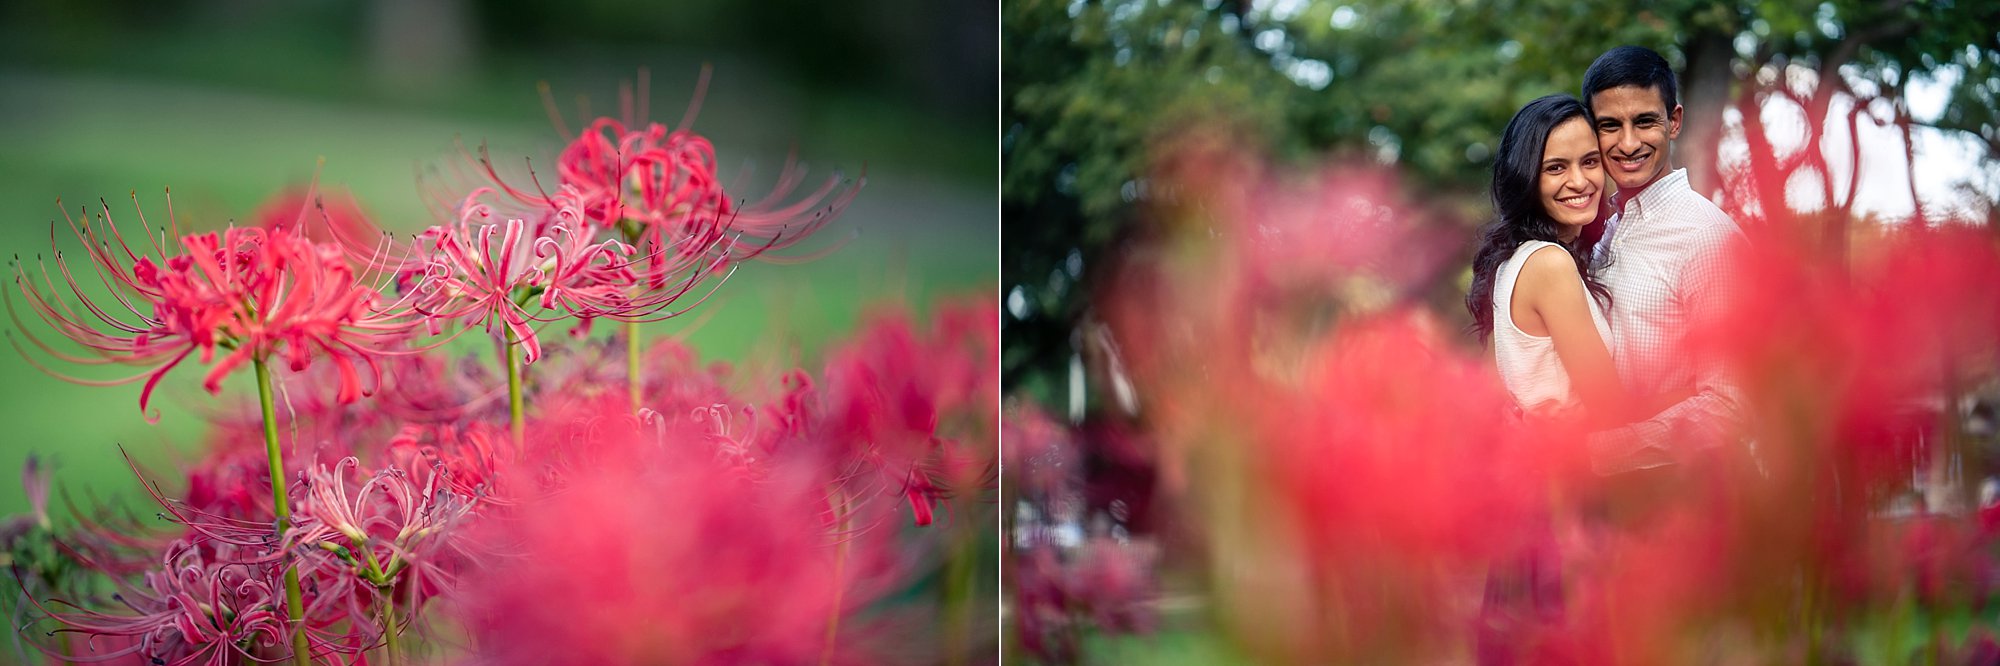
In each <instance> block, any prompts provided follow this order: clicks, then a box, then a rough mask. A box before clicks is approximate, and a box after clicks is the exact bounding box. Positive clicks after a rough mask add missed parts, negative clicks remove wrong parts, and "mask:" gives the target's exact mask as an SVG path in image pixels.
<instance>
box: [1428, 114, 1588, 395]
mask: <svg viewBox="0 0 2000 666" xmlns="http://www.w3.org/2000/svg"><path fill="white" fill-rule="evenodd" d="M1599 155H1600V153H1599V151H1598V147H1597V140H1596V137H1595V136H1593V134H1592V133H1591V131H1590V123H1589V116H1588V115H1587V114H1585V112H1584V109H1583V105H1582V104H1581V103H1579V102H1578V101H1577V100H1576V98H1573V97H1570V96H1568V95H1550V96H1547V97H1543V98H1541V99H1537V100H1535V101H1533V102H1529V103H1528V105H1527V106H1525V107H1522V108H1521V111H1520V112H1519V113H1516V114H1514V119H1513V120H1512V121H1510V122H1508V123H1507V128H1506V130H1505V131H1503V132H1502V133H1501V135H1500V152H1499V154H1498V155H1496V156H1495V157H1494V160H1493V186H1492V198H1493V207H1494V220H1493V222H1491V223H1489V224H1488V225H1487V226H1486V228H1485V230H1484V231H1483V232H1482V233H1481V235H1480V245H1479V247H1478V249H1477V250H1476V251H1475V252H1474V254H1473V268H1472V270H1473V283H1472V288H1471V289H1470V290H1469V291H1468V293H1467V295H1466V300H1465V302H1466V308H1467V309H1468V310H1470V311H1471V314H1472V316H1473V321H1474V327H1475V331H1476V332H1477V333H1478V334H1479V335H1480V337H1481V338H1482V339H1490V340H1491V341H1492V344H1493V353H1494V356H1495V359H1496V364H1497V365H1498V367H1499V368H1500V378H1501V380H1502V381H1503V382H1504V383H1505V384H1506V386H1507V388H1508V390H1509V391H1511V392H1512V393H1513V394H1514V399H1515V402H1516V403H1517V404H1519V405H1520V406H1521V407H1522V408H1523V409H1529V410H1568V409H1571V408H1574V407H1576V406H1578V404H1579V402H1582V403H1584V404H1588V405H1589V406H1590V407H1591V412H1592V413H1593V414H1596V415H1597V416H1598V417H1599V418H1608V417H1609V416H1610V414H1611V413H1612V412H1613V406H1614V405H1617V404H1620V403H1622V400H1620V396H1621V393H1622V392H1621V391H1620V390H1619V388H1618V382H1617V377H1616V376H1615V374H1614V373H1613V370H1612V367H1611V358H1610V354H1609V352H1607V351H1606V350H1605V343H1604V340H1605V339H1606V338H1608V337H1610V334H1609V331H1608V330H1606V328H1605V324H1604V315H1603V313H1602V311H1601V308H1602V306H1603V305H1604V298H1605V294H1606V290H1605V288H1604V286H1603V285H1602V284H1600V283H1598V281H1597V278H1596V275H1595V273H1593V272H1592V262H1591V257H1592V253H1593V252H1594V250H1595V245H1596V242H1597V239H1598V238H1601V237H1602V236H1603V235H1604V225H1603V224H1602V223H1601V222H1599V218H1600V217H1601V215H1600V213H1601V210H1602V208H1601V207H1600V205H1599V204H1600V202H1601V200H1602V196H1601V193H1602V191H1603V186H1604V167H1603V164H1602V163H1601V160H1600V156H1599Z"/></svg>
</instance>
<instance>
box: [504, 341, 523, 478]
mask: <svg viewBox="0 0 2000 666" xmlns="http://www.w3.org/2000/svg"><path fill="white" fill-rule="evenodd" d="M520 346H521V340H520V338H517V337H515V336H514V329H511V328H510V329H507V344H506V346H504V347H501V348H500V355H501V356H504V357H506V360H507V422H508V424H509V426H510V427H511V431H512V432H513V433H514V452H515V453H520V454H525V453H527V452H528V444H527V429H528V425H527V420H526V418H525V417H524V416H523V411H522V409H521V350H520V349H519V347H520Z"/></svg>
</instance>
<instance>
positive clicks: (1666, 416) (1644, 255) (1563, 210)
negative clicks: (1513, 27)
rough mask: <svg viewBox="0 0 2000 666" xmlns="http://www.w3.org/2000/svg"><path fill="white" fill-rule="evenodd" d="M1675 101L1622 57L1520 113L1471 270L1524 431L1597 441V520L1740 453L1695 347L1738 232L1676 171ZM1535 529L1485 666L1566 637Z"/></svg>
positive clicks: (1496, 600)
mask: <svg viewBox="0 0 2000 666" xmlns="http://www.w3.org/2000/svg"><path fill="white" fill-rule="evenodd" d="M1677 87H1678V86H1677V85H1676V84H1675V78H1674V73H1673V70H1672V69H1671V68H1670V67H1669V66H1668V64H1667V61H1666V59H1664V58H1662V57H1661V56H1660V55H1659V54H1658V53H1655V52H1653V51H1652V50H1650V49H1645V48H1641V47H1636V46H1624V47H1619V48H1615V49H1612V50H1610V51H1608V52H1606V53H1604V54H1603V55H1602V56H1599V57H1598V59H1597V60H1596V61H1595V62H1593V63H1591V65H1590V68H1589V69H1588V70H1587V71H1585V73H1584V75H1583V90H1582V93H1583V96H1582V99H1578V98H1574V97H1570V96H1568V95H1550V96H1547V97H1543V98H1540V99H1537V100H1535V101H1533V102H1530V103H1528V105H1527V106H1525V107H1523V108H1522V109H1521V110H1520V111H1519V112H1518V113H1516V114H1515V115H1514V118H1513V120H1512V121H1510V122H1509V123H1508V124H1507V128H1506V130H1505V131H1504V132H1503V133H1502V136H1501V140H1500V148H1499V150H1498V151H1497V153H1496V155H1495V159H1494V164H1493V184H1492V198H1493V207H1494V209H1495V211H1494V212H1495V216H1494V218H1495V219H1494V221H1493V222H1492V223H1490V224H1489V225H1487V226H1486V227H1485V228H1484V229H1483V230H1482V232H1481V235H1480V237H1479V240H1478V248H1477V250H1476V252H1475V253H1474V257H1473V267H1472V286H1471V288H1470V290H1469V293H1468V294H1467V295H1466V307H1467V308H1468V309H1469V310H1470V311H1471V314H1472V318H1473V322H1474V324H1473V327H1474V329H1475V331H1476V332H1477V333H1478V335H1479V336H1480V338H1481V339H1482V340H1488V341H1490V342H1491V344H1492V347H1493V354H1494V360H1495V365H1496V367H1497V368H1498V369H1499V373H1500V377H1501V380H1502V382H1503V383H1504V384H1505V385H1506V387H1507V389H1508V391H1509V392H1510V393H1512V394H1513V397H1514V399H1515V402H1516V403H1517V404H1518V405H1519V407H1520V408H1521V410H1522V411H1523V413H1524V414H1527V415H1528V416H1529V420H1530V422H1534V421H1536V420H1537V419H1539V418H1545V417H1546V418H1557V419H1561V420H1565V421H1569V420H1570V419H1579V418H1580V419H1581V422H1582V423H1583V425H1584V429H1585V430H1587V431H1589V432H1590V433H1591V434H1590V435H1589V436H1588V437H1587V438H1586V442H1585V443H1586V445H1587V448H1588V450H1589V451H1588V453H1589V460H1590V467H1591V468H1592V470H1593V471H1595V472H1596V473H1597V475H1599V476H1601V477H1605V478H1604V479H1603V483H1602V487H1601V488H1599V490H1600V491H1601V492H1602V493H1605V494H1606V495H1599V496H1598V497H1596V498H1594V499H1590V500H1587V501H1586V502H1585V504H1586V505H1590V506H1589V507H1580V508H1584V509H1585V511H1586V512H1596V511H1604V510H1606V509H1605V507H1607V506H1612V507H1615V506H1617V505H1618V504H1619V502H1617V501H1616V500H1611V501H1606V497H1607V496H1609V497H1616V496H1618V495H1620V494H1621V493H1623V494H1632V493H1636V494H1638V495H1639V496H1642V497H1643V496H1645V495H1649V494H1650V495H1652V497H1650V498H1646V499H1643V500H1641V501H1640V502H1638V504H1640V505H1643V504H1646V503H1650V502H1656V501H1660V500H1666V501H1668V502H1672V501H1673V500H1676V499H1680V498H1678V497H1675V495H1676V494H1678V493H1687V492H1691V491H1692V490H1693V489H1692V488H1687V487H1683V486H1681V484H1680V481H1681V480H1683V479H1682V474H1681V473H1680V471H1681V470H1683V469H1685V468H1686V467H1687V463H1690V462H1694V461H1695V460H1697V459H1706V458H1709V457H1710V456H1711V454H1723V456H1724V457H1728V456H1729V455H1730V454H1731V453H1732V450H1733V449H1735V448H1736V447H1732V446H1724V445H1725V444H1731V443H1734V442H1736V441H1737V439H1736V437H1735V433H1736V432H1737V430H1738V428H1737V426H1738V424H1739V423H1740V422H1741V419H1740V416H1739V414H1738V410H1739V409H1740V399H1739V398H1738V396H1737V392H1736V390H1735V388H1734V386H1733V385H1732V384H1731V383H1730V382H1728V381H1727V380H1726V379H1724V375H1723V374H1722V372H1721V369H1720V368H1718V367H1717V366H1716V365H1715V364H1713V363H1709V362H1705V361H1703V360H1702V359H1699V358H1696V355H1695V354H1693V353H1691V351H1690V349H1689V345H1688V344H1687V342H1688V338H1689V336H1690V334H1691V332H1692V331H1693V330H1695V329H1696V328H1697V327H1698V326H1699V325H1700V322H1701V320H1702V319H1703V318H1704V317H1706V316H1708V315H1709V313H1712V312H1713V311H1714V310H1715V309H1716V308H1718V307H1720V305H1721V301H1722V300H1723V296H1724V294H1725V293H1726V292H1727V291H1728V286H1729V285H1728V278H1727V277H1726V274H1727V270H1726V267H1727V259H1726V257H1725V256H1724V255H1725V252H1726V248H1728V247H1729V246H1731V245H1732V244H1733V243H1734V242H1735V241H1736V240H1737V239H1738V238H1739V237H1740V236H1741V235H1742V232H1741V231H1740V230H1739V229H1738V228H1737V226H1736V224H1735V223H1734V222H1732V221H1731V220H1730V219H1729V217H1728V215H1726V214H1724V213H1723V212H1722V210H1721V209H1719V208H1717V207H1716V205H1715V204H1714V203H1711V202H1710V201H1709V200H1708V199H1706V198H1704V197H1703V196H1701V195H1700V194H1698V193H1696V192H1695V191H1694V190H1693V189H1692V188H1691V187H1690V186H1689V184H1688V178H1687V171H1686V170H1684V169H1674V168H1672V167H1671V163H1670V158H1671V156H1672V147H1673V141H1674V140H1675V139H1676V138H1678V137H1679V135H1680V132H1681V122H1682V112H1681V106H1680V104H1679V103H1678V91H1677ZM1607 181H1608V182H1607ZM1572 422H1573V421H1572ZM1589 522H1596V523H1599V524H1602V523H1603V521H1602V520H1597V521H1589ZM1524 527H1525V528H1526V529H1525V530H1524V536H1525V541H1524V542H1523V543H1522V544H1521V547H1520V550H1518V551H1517V552H1516V555H1515V556H1513V557H1511V558H1507V559H1506V560H1505V561H1502V562H1498V563H1496V565H1495V568H1494V569H1493V570H1492V572H1491V573H1490V574H1489V576H1488V579H1487V586H1486V600H1485V604H1484V605H1483V609H1482V611H1481V627H1480V629H1479V632H1478V635H1479V645H1478V649H1477V654H1478V656H1479V662H1480V663H1482V664H1509V663H1518V662H1521V661H1524V660H1527V661H1538V660H1539V659H1538V658H1533V657H1524V655H1523V650H1528V651H1529V653H1532V652H1533V648H1530V647H1529V646H1530V645H1532V644H1534V643H1537V642H1538V640H1537V639H1535V638H1532V636H1533V635H1535V634H1537V633H1539V632H1540V631H1541V630H1544V629H1551V628H1553V627H1554V626H1556V625H1560V624H1563V621H1562V620H1561V619H1560V618H1561V616H1562V615H1563V614H1564V609H1565V606H1567V605H1568V604H1566V603H1565V601H1564V599H1563V592H1562V589H1561V588H1562V578H1563V577H1564V574H1563V573H1562V569H1563V568H1564V566H1565V565H1564V563H1563V562H1562V561H1561V560H1562V559H1564V558H1562V557H1560V556H1558V555H1557V554H1556V551H1557V550H1558V548H1557V547H1556V545H1555V538H1554V533H1553V529H1552V528H1553V526H1552V525H1549V524H1540V525H1531V526H1524ZM1572 564H1575V563H1572ZM1524 615H1526V616H1525V617H1524Z"/></svg>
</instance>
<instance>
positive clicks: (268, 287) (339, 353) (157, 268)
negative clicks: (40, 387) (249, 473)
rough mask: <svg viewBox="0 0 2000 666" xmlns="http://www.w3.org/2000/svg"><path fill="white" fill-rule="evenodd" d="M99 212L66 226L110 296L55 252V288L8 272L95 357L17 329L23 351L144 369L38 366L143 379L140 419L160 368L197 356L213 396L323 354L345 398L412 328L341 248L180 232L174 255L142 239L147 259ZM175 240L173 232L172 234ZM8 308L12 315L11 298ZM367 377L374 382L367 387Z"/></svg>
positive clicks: (256, 232)
mask: <svg viewBox="0 0 2000 666" xmlns="http://www.w3.org/2000/svg"><path fill="white" fill-rule="evenodd" d="M137 202H138V200H137V198H136V197H134V199H133V203H134V205H137ZM99 212H100V216H99V217H98V220H99V221H98V222H96V223H92V222H91V221H90V220H88V219H86V220H85V221H84V223H83V224H81V225H78V224H77V222H76V221H75V220H74V219H73V218H72V219H71V221H70V228H71V229H72V230H73V231H74V232H75V233H76V236H77V239H78V240H80V241H81V242H82V243H83V245H84V248H85V253H86V254H85V256H86V257H87V258H88V260H89V262H90V264H91V267H92V268H93V269H94V270H95V272H96V273H97V280H94V282H97V283H98V284H99V285H101V286H102V287H103V289H104V290H107V291H108V292H109V296H110V298H109V299H108V300H107V299H105V298H104V297H102V296H99V297H97V298H95V299H93V298H92V297H90V296H87V295H86V290H87V289H91V290H94V287H87V286H86V284H87V283H89V282H93V281H92V280H88V279H87V278H86V279H85V280H82V281H79V280H78V278H77V276H76V275H75V274H74V273H73V272H72V271H71V267H70V263H69V261H68V258H67V257H66V255H65V253H64V252H62V251H60V250H58V251H56V253H55V261H54V263H55V275H59V276H60V278H61V279H60V281H58V280H57V279H55V278H54V277H52V276H51V273H50V271H49V267H48V265H47V264H46V263H43V262H39V261H38V264H39V267H40V270H39V271H37V272H36V274H35V275H30V273H29V271H28V269H27V267H26V266H25V265H17V266H16V270H15V276H14V282H15V286H16V287H17V290H18V291H19V292H20V294H21V296H23V297H24V298H25V300H26V301H27V304H28V306H29V310H30V311H32V312H33V313H34V314H35V315H37V316H38V317H39V318H40V319H41V320H42V321H43V322H44V323H46V324H48V325H50V326H52V327H54V328H55V329H56V331H57V332H58V333H60V334H62V336H63V337H65V338H68V339H70V340H71V341H74V342H75V343H77V344H79V345H82V346H83V347H84V348H85V349H86V350H87V351H88V352H89V353H90V354H91V355H92V356H94V358H93V357H92V356H79V355H76V354H71V353H66V352H63V351H60V350H58V349H56V348H55V347H53V346H51V345H49V344H47V343H46V342H44V341H43V340H41V339H40V338H37V337H36V336H35V335H34V334H33V333H30V332H29V331H28V329H27V328H26V327H24V326H19V325H18V324H19V320H18V318H16V323H17V329H18V330H20V332H21V336H22V337H23V338H25V339H27V340H28V341H29V343H30V344H32V345H34V346H35V347H36V348H38V349H40V350H41V351H43V352H45V353H47V354H48V355H50V356H53V357H56V358H58V359H61V360H64V361H68V362H72V363H78V364H85V365H103V364H118V365H133V366H143V367H146V368H147V369H146V371H144V372H142V373H140V374H138V375H134V376H132V377H127V378H123V379H115V380H109V381H99V380H88V379H80V378H74V377H69V376H67V375H64V374H61V373H57V372H55V371H53V370H49V369H48V368H47V367H45V366H43V365H42V364H41V363H39V362H36V363H35V365H36V367H39V368H42V369H43V371H45V372H48V373H49V374H51V375H54V376H56V377H59V378H63V379H66V380H69V381H73V382H77V383H82V384H88V385H115V384H125V383H130V382H137V381H142V380H143V381H144V382H145V388H144V390H143V391H141V392H140V394H139V410H140V412H142V413H144V412H145V411H146V407H147V404H148V402H149V401H150V400H151V398H152V395H153V390H154V389H155V388H156V387H158V385H159V382H160V380H161V379H162V378H164V377H165V376H166V374H167V372H168V371H170V370H172V369H173V368H174V367H175V366H177V365H179V364H180V363H181V361H183V360H185V359H187V357H188V356H190V355H195V354H197V352H198V353H199V354H198V355H197V358H198V359H199V360H200V362H202V363H204V364H213V367H212V368H210V370H209V372H208V375H207V377H206V378H205V380H204V382H203V386H204V387H206V388H207V389H208V390H209V392H211V393H215V392H219V391H221V389H222V380H223V379H224V378H225V377H227V376H228V375H229V374H230V373H231V372H232V371H234V370H236V369H238V368H241V367H242V366H243V365H245V364H246V363H252V362H255V363H258V364H261V363H263V362H264V361H266V360H268V359H272V358H283V359H284V360H285V361H286V362H287V364H288V365H290V367H291V368H292V370H294V371H300V370H304V369H305V368H306V367H307V366H309V365H311V364H312V362H313V361H314V360H315V359H321V358H323V359H326V360H328V361H329V362H331V363H333V364H334V365H335V366H336V367H337V368H338V369H339V371H340V372H339V374H340V379H339V387H340V391H339V394H338V400H339V401H341V402H352V401H353V400H354V399H355V398H357V397H359V396H361V395H362V394H363V393H366V392H368V391H369V390H370V387H372V386H374V385H376V384H378V383H379V382H380V379H381V371H380V369H379V367H378V366H377V365H376V359H377V357H378V356H379V355H380V354H381V353H382V352H383V351H384V350H386V349H388V348H390V347H392V346H393V345H395V344H397V343H399V342H401V341H402V340H403V338H404V337H405V334H406V333H407V332H408V331H409V330H410V328H411V325H412V320H411V319H409V318H408V317H407V316H406V310H405V308H404V304H403V303H401V302H390V303H382V302H379V301H380V300H381V299H380V298H379V294H378V293H377V292H376V291H375V289H374V288H372V286H371V285H369V284H368V283H366V282H363V281H362V280H360V279H359V277H358V276H357V275H356V274H355V272H354V270H353V269H352V268H351V267H350V266H349V265H348V264H347V263H346V261H345V260H344V258H343V256H342V251H341V249H340V248H339V246H337V245H333V244H314V243H312V242H311V241H310V240H307V239H306V238H305V237H303V236H302V235H300V233H301V232H300V231H298V230H297V229H296V228H278V229H263V228H248V229H245V228H230V229H226V230H224V231H221V232H208V233H193V234H187V235H184V236H179V237H178V239H177V240H174V241H172V244H174V245H178V248H177V249H178V252H175V253H172V254H169V249H170V248H169V247H163V246H162V245H161V242H162V239H156V238H154V237H152V236H151V235H150V234H149V235H148V236H147V238H146V243H147V246H148V247H150V249H151V253H144V252H143V251H144V250H146V249H147V248H146V247H142V248H140V250H141V252H135V251H134V249H133V247H132V246H131V245H130V244H128V242H127V240H126V238H125V236H124V235H123V234H122V233H120V231H119V229H118V226H117V225H116V223H115V222H113V220H112V218H111V215H110V211H109V210H108V208H104V209H100V211H99ZM64 214H65V217H67V216H68V213H67V211H65V213H64ZM141 224H142V225H143V224H144V219H143V216H142V218H141ZM174 233H179V232H178V229H177V227H176V230H175V231H174ZM59 284H60V286H59ZM64 292H68V293H69V294H70V295H71V296H64V295H63V293H64ZM7 303H8V312H9V314H10V315H13V314H14V312H15V311H14V308H13V299H12V298H9V299H8V300H7ZM16 348H17V349H20V347H19V344H18V343H17V344H16ZM21 351H22V353H23V354H24V355H27V352H26V350H25V349H22V350H21ZM218 352H220V353H218ZM29 359H30V361H31V362H32V361H33V358H32V356H30V357H29ZM364 371H365V372H366V373H367V374H368V376H369V378H368V380H367V382H366V383H365V384H364V381H363V380H362V377H361V375H362V373H363V372H364ZM147 418H148V420H149V421H150V420H156V419H157V418H158V417H157V415H156V414H155V415H148V417H147Z"/></svg>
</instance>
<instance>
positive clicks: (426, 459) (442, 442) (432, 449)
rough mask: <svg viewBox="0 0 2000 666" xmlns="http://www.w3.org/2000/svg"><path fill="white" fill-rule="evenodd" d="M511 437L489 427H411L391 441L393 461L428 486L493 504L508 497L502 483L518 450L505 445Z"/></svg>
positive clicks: (400, 431) (444, 424)
mask: <svg viewBox="0 0 2000 666" xmlns="http://www.w3.org/2000/svg"><path fill="white" fill-rule="evenodd" d="M506 437H507V433H506V432H505V431H504V430H501V429H498V428H496V427H495V426H493V425H492V424H489V423H471V424H468V425H464V426H459V425H455V424H452V423H448V422H447V423H432V424H415V423H411V424H405V425H404V426H403V427H402V429H401V430H398V431H397V432H396V435H395V436H394V437H392V438H390V440H389V444H388V460H389V462H390V464H392V465H394V466H395V467H396V468H399V469H405V470H413V473H415V474H417V475H418V477H417V478H419V479H421V480H423V483H424V484H425V485H426V486H437V487H440V488H445V489H449V490H450V491H451V492H452V493H454V494H456V495H458V496H460V497H467V498H473V499H475V500H477V501H481V502H490V501H494V500H495V496H502V495H504V493H503V492H502V491H501V489H500V488H499V484H500V483H501V482H502V481H503V480H504V479H505V478H506V477H507V475H506V474H505V471H506V470H507V465H508V464H509V463H511V462H512V458H511V451H512V447H508V446H502V444H503V443H504V442H505V441H506Z"/></svg>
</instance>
